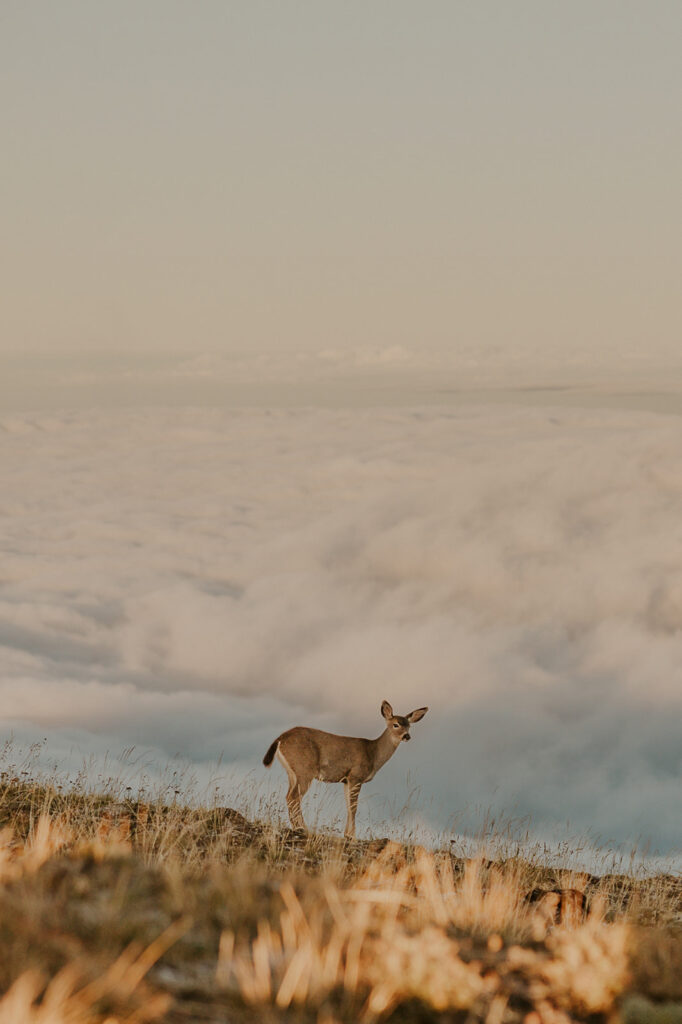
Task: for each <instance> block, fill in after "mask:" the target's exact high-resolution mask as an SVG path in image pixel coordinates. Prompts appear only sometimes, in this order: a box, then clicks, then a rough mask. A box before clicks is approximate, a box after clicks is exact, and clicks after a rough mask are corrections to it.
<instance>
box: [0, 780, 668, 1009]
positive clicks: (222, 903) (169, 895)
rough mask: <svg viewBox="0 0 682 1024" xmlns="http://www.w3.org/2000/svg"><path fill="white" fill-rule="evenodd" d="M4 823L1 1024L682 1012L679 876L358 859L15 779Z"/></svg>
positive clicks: (175, 809)
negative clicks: (681, 1010)
mask: <svg viewBox="0 0 682 1024" xmlns="http://www.w3.org/2000/svg"><path fill="white" fill-rule="evenodd" d="M0 829H1V831H0V941H1V942H2V951H3V956H2V958H0V992H2V993H4V995H3V996H2V998H1V999H0V1024H5V1022H6V1024H24V1022H26V1024H28V1022H31V1024H95V1022H98V1024H102V1022H104V1021H107V1022H109V1024H114V1022H124V1021H125V1022H129V1024H133V1022H142V1021H152V1020H161V1021H165V1022H168V1024H179V1022H182V1021H185V1022H188V1021H204V1022H206V1021H214V1022H216V1024H217V1022H218V1021H226V1020H230V1021H237V1022H240V1021H245V1022H246V1021H249V1022H253V1021H256V1020H257V1021H266V1022H267V1021H273V1022H274V1021H279V1020H285V1019H286V1020H295V1021H301V1022H316V1024H333V1022H339V1024H340V1022H351V1021H353V1022H355V1021H360V1022H367V1024H371V1022H374V1021H379V1020H388V1019H390V1020H393V1021H396V1022H398V1021H407V1020H419V1021H455V1020H457V1021H461V1022H462V1024H473V1022H474V1021H479V1020H480V1021H484V1022H485V1024H566V1022H567V1021H569V1020H590V1021H597V1020H599V1019H601V1020H604V1021H607V1020H608V1021H615V1020H617V1019H619V1018H620V1019H622V1020H623V1021H624V1022H626V1024H636V1021H638V1020H641V1021H643V1022H644V1021H647V1022H648V1021H651V1022H652V1024H656V1022H659V1021H660V1024H664V1022H665V1021H670V1022H671V1024H675V1022H679V1021H680V1020H681V1018H682V1015H681V1013H680V1002H679V1001H682V881H681V880H680V879H679V878H677V877H675V876H673V875H658V876H654V877H647V876H645V875H644V874H639V875H627V874H613V873H611V874H608V875H605V876H602V877H601V878H598V877H596V876H594V875H591V874H589V873H587V872H585V871H579V870H576V869H575V867H574V868H573V869H572V870H571V869H570V868H568V867H564V866H562V865H561V864H555V865H554V866H552V867H547V866H546V865H543V864H542V862H541V861H540V859H533V858H524V857H520V856H518V855H515V856H508V857H506V858H500V857H499V856H497V857H493V856H491V855H490V854H486V852H485V850H484V849H483V848H481V849H479V850H478V852H477V855H476V856H473V857H461V856H455V855H454V854H453V853H452V852H451V851H450V850H437V851H430V850H426V849H424V848H423V847H420V846H415V845H412V844H401V843H396V842H389V841H388V840H376V841H373V842H351V843H349V842H345V841H344V840H342V839H341V838H339V837H335V836H330V835H320V834H312V835H303V834H300V833H296V832H293V831H291V830H289V829H284V828H281V827H277V826H276V825H274V824H272V823H270V822H267V821H258V822H250V821H248V820H247V819H246V818H245V817H243V816H242V815H241V814H240V813H238V812H236V811H231V810H229V809H227V808H219V807H213V808H199V807H193V808H189V807H184V806H181V805H178V804H174V803H165V802H164V801H163V800H156V801H139V800H135V801H133V800H121V799H120V795H112V793H110V792H109V793H104V794H99V795H97V794H88V793H86V792H84V791H83V790H82V789H80V790H79V789H78V788H77V787H76V788H72V789H70V790H68V791H67V790H66V789H62V790H60V789H59V788H57V787H56V786H51V785H49V784H43V785H39V784H37V783H33V782H30V781H28V780H24V781H21V779H20V778H18V777H16V776H15V777H13V778H6V779H5V780H4V782H2V783H1V784H0ZM488 839H489V837H488ZM488 848H490V844H489V842H488ZM567 861H568V862H569V863H570V858H567Z"/></svg>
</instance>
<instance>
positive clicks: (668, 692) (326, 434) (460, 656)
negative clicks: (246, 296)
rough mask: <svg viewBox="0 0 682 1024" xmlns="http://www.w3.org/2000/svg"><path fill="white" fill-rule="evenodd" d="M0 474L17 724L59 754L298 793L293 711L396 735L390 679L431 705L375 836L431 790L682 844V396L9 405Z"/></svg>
mask: <svg viewBox="0 0 682 1024" xmlns="http://www.w3.org/2000/svg"><path fill="white" fill-rule="evenodd" d="M0 484H1V486H0V543H1V544H2V560H1V562H0V663H1V665H2V671H1V672H0V708H1V709H2V721H3V732H4V735H5V736H10V735H13V736H14V737H15V743H18V744H24V743H28V742H30V741H32V740H36V739H42V738H43V737H46V738H47V750H48V751H49V753H50V756H51V757H52V758H53V759H54V760H56V761H58V762H59V763H60V764H61V765H63V766H65V770H66V771H67V772H68V771H69V770H70V768H71V766H73V765H78V763H79V762H80V761H82V760H83V759H87V758H88V757H89V756H90V755H91V754H94V755H96V756H97V757H98V758H100V759H101V758H103V757H104V755H105V754H106V753H107V752H108V757H109V760H110V764H113V766H114V768H115V767H116V765H117V764H119V765H120V766H121V770H124V766H125V765H128V766H129V765H130V763H131V755H130V753H128V754H127V755H125V756H123V757H122V758H121V759H120V760H119V761H117V759H118V758H119V757H120V755H121V751H123V750H125V749H126V748H130V747H134V748H135V751H136V752H139V757H140V758H142V760H143V761H144V764H146V765H147V766H153V765H159V764H162V763H166V762H168V761H171V763H174V762H173V758H175V757H176V756H179V757H180V758H182V759H185V760H186V761H187V762H189V763H191V764H193V765H195V766H196V768H197V771H199V773H200V774H201V773H202V772H203V773H204V774H205V775H206V777H207V778H208V775H209V774H210V773H211V772H214V770H215V765H216V763H217V762H218V761H219V760H220V759H222V763H221V768H220V771H219V773H218V774H219V776H220V778H221V779H222V781H219V784H220V785H221V786H222V787H223V792H221V802H224V803H229V802H230V792H229V788H230V785H231V784H232V783H231V782H230V781H229V779H226V778H225V775H224V773H226V772H227V773H228V774H229V772H232V773H233V775H232V776H230V778H238V779H243V778H246V779H247V780H253V781H255V782H258V783H259V782H260V780H261V779H264V778H267V779H268V783H267V784H268V785H269V786H271V787H273V789H274V790H276V791H277V793H278V794H279V799H280V800H282V801H283V793H284V788H285V787H284V778H283V773H281V770H280V769H279V767H278V766H275V767H274V768H273V769H272V770H271V772H270V773H269V774H268V773H266V771H265V769H264V768H263V767H262V765H261V759H262V756H263V754H264V752H265V750H266V748H267V746H268V745H269V743H270V741H271V740H272V739H273V738H274V737H275V736H276V735H277V734H278V733H279V732H281V731H283V730H284V729H286V728H288V727H289V726H291V725H294V724H303V723H306V724H310V725H315V726H318V727H320V728H326V729H329V730H331V731H335V732H341V733H347V734H357V735H366V736H373V735H378V733H379V732H380V730H381V727H382V722H381V719H380V717H379V705H380V703H381V701H382V699H383V698H387V699H389V700H390V701H391V702H392V703H393V705H394V708H395V709H396V710H397V711H399V712H401V713H407V712H408V711H410V710H411V709H412V708H414V707H418V706H420V705H423V704H428V705H429V706H430V708H431V710H430V713H429V714H428V715H427V716H426V718H425V719H424V720H423V722H420V723H419V724H418V725H416V726H415V727H414V729H413V742H412V743H410V744H409V745H403V747H401V749H400V750H398V752H397V754H396V756H395V758H394V759H393V760H392V761H391V762H390V763H389V764H388V765H387V766H386V767H385V768H384V769H383V770H382V772H381V773H380V774H379V775H378V776H377V778H376V779H375V780H374V781H373V782H372V783H371V784H370V785H368V786H367V787H366V790H367V793H365V792H364V791H363V795H362V797H361V817H360V818H359V821H360V823H361V827H362V828H367V827H373V825H372V822H376V821H378V820H381V819H382V818H386V817H391V815H392V814H394V813H395V812H396V809H398V808H400V807H401V806H402V804H403V803H404V802H405V801H406V800H407V799H408V796H409V795H410V794H412V797H411V800H412V805H411V806H412V811H413V812H415V813H417V814H418V815H420V816H421V818H422V819H423V820H425V821H428V822H429V823H430V824H432V825H434V826H435V827H437V828H444V827H447V826H448V824H449V823H452V822H455V823H456V825H457V827H458V828H462V827H466V828H475V827H476V821H477V818H479V817H480V816H481V815H484V814H485V813H486V809H488V808H492V811H493V813H496V814H497V813H500V812H504V813H507V814H515V815H529V816H530V818H531V819H532V827H533V828H534V829H537V830H538V832H539V833H542V831H543V830H547V829H551V828H552V827H553V826H554V825H556V823H558V822H565V821H569V822H570V827H571V829H573V830H575V832H580V831H589V832H590V833H591V834H592V835H593V836H595V837H597V838H600V839H601V841H603V842H609V841H611V840H614V841H617V842H620V841H623V842H629V841H633V840H636V839H638V838H640V839H643V840H645V841H647V840H650V841H651V842H652V844H653V845H654V847H656V848H658V849H660V850H662V851H669V850H672V849H675V848H678V847H679V845H680V834H679V822H680V820H682V785H681V784H680V783H681V781H682V743H681V742H680V721H681V720H682V717H681V715H682V676H681V670H680V666H681V665H682V419H680V418H679V417H676V416H668V417H666V416H657V415H653V414H649V413H643V412H632V411H627V410H626V411H617V410H616V411H614V410H599V409H591V410H585V409H567V408H562V409H559V408H557V409H547V408H521V407H513V406H509V407H492V406H491V407H473V406H467V407H462V408H449V409H445V408H440V409H439V408H429V409H421V410H419V409H416V410H415V409H400V408H394V409H384V410H378V409H363V408H355V409H351V410H332V409H328V410H320V409H317V410H313V409H305V408H298V409H289V410H286V409H272V410H270V411H268V410H256V409H232V410H225V409H218V408H216V409H208V408H204V409H174V410H170V409H169V410H163V409H149V410H140V409H137V410H125V409H113V410H110V411H100V412H91V411H86V410H82V411H75V412H72V413H69V414H66V413H62V414H57V413H53V414H49V413H36V414H32V415H30V414H27V413H15V414H11V415H10V414H7V415H5V416H4V417H2V418H0ZM136 757H138V754H135V755H134V756H133V758H132V760H133V762H134V761H135V758H136ZM137 763H139V762H137ZM125 770H128V769H125ZM221 772H222V773H223V774H222V775H221V774H220V773H221ZM339 788H340V787H339ZM309 799H312V800H313V801H314V800H315V799H316V798H315V795H314V793H313V794H312V795H311V798H309ZM339 801H340V802H339V813H341V810H340V808H341V806H342V798H341V797H339ZM304 809H305V805H304Z"/></svg>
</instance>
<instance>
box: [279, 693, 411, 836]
mask: <svg viewBox="0 0 682 1024" xmlns="http://www.w3.org/2000/svg"><path fill="white" fill-rule="evenodd" d="M427 711H428V708H418V709H417V710H416V711H412V712H410V714H409V715H407V716H402V715H394V714H393V709H392V707H391V705H390V704H389V703H388V701H384V702H383V704H382V705H381V713H382V715H383V717H384V718H385V719H386V728H385V730H384V732H383V733H382V734H381V736H378V737H377V738H376V739H375V740H367V739H363V738H361V737H358V736H337V735H336V733H332V732H324V731H323V730H322V729H310V728H308V727H307V726H304V725H298V726H296V727H295V728H293V729H288V730H287V731H286V732H283V733H282V734H281V736H278V737H277V739H276V740H275V741H274V742H273V743H272V744H271V745H270V747H269V749H268V752H267V753H266V755H265V757H264V758H263V764H265V765H266V766H267V765H269V764H271V763H272V761H273V759H274V757H275V754H276V755H277V757H278V758H279V760H280V761H281V762H282V764H283V765H284V768H285V770H286V773H287V776H288V779H289V790H288V792H287V798H286V799H287V808H288V810H289V818H290V819H291V824H292V826H293V827H294V828H305V822H304V820H303V812H302V810H301V798H302V797H303V796H305V794H306V793H307V791H308V789H309V788H310V784H311V782H312V781H313V779H319V780H320V781H321V782H342V783H343V784H344V785H345V786H346V804H347V807H348V818H347V821H346V835H347V836H354V835H355V813H356V810H357V804H358V795H359V793H360V787H361V786H362V785H363V784H364V783H365V782H369V780H370V779H373V778H374V776H375V775H376V773H377V772H378V771H379V769H380V768H381V767H382V765H384V764H385V763H386V761H388V759H389V757H391V756H392V755H393V754H394V753H395V751H396V749H397V748H398V745H399V744H400V742H401V741H403V740H409V738H410V725H412V723H413V722H418V721H419V720H420V719H421V718H423V717H424V715H425V714H426V712H427Z"/></svg>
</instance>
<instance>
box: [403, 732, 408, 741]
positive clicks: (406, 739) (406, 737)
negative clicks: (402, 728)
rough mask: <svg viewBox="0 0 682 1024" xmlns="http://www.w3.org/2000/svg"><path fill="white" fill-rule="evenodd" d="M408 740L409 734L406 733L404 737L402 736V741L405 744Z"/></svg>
mask: <svg viewBox="0 0 682 1024" xmlns="http://www.w3.org/2000/svg"><path fill="white" fill-rule="evenodd" d="M409 738H410V734H409V732H406V733H405V735H404V736H403V739H404V740H405V742H406V743H407V741H408V740H409Z"/></svg>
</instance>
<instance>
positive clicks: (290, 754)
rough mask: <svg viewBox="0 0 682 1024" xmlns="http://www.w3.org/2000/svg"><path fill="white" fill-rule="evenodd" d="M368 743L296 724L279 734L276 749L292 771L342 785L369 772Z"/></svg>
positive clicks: (358, 738)
mask: <svg viewBox="0 0 682 1024" xmlns="http://www.w3.org/2000/svg"><path fill="white" fill-rule="evenodd" d="M370 743H371V740H366V739H361V738H360V737H358V736H337V735H336V733H333V732H324V731H323V730H322V729H310V728H308V726H304V725H299V726H296V728H294V729H289V730H288V731H287V732H285V733H282V736H281V737H280V741H279V746H280V750H281V752H282V754H283V755H284V757H285V759H286V761H287V762H288V764H289V765H290V766H291V768H292V769H293V770H294V771H295V772H296V773H297V774H301V772H303V773H304V774H305V775H307V776H308V777H309V778H311V779H321V780H322V781H323V782H341V781H342V780H343V779H347V778H349V777H358V776H362V775H366V774H368V773H369V771H370V770H371V756H370V751H371V747H370Z"/></svg>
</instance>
